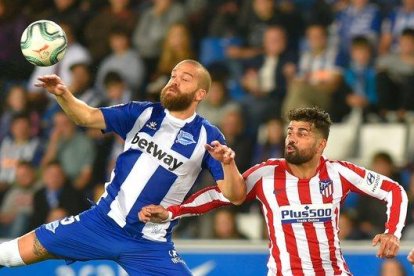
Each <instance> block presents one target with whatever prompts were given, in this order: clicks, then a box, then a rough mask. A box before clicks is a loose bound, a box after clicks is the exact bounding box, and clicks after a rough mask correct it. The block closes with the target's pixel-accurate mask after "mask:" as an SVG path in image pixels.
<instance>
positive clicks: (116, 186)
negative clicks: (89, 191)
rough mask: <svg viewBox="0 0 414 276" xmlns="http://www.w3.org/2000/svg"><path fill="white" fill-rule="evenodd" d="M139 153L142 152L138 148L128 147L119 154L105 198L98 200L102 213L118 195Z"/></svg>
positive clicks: (107, 210) (106, 210)
mask: <svg viewBox="0 0 414 276" xmlns="http://www.w3.org/2000/svg"><path fill="white" fill-rule="evenodd" d="M141 154H142V152H141V151H139V150H134V149H129V150H127V151H125V152H123V153H121V154H120V155H119V157H118V159H117V161H116V165H115V169H114V174H115V176H114V179H113V180H112V182H111V183H110V184H109V185H108V187H107V188H106V191H107V193H108V194H107V195H106V197H105V198H103V199H102V200H101V201H99V204H98V206H99V208H102V209H101V210H102V211H103V212H104V213H108V212H109V210H110V206H111V203H112V202H113V201H114V200H115V197H116V196H117V195H118V193H119V190H120V189H121V185H122V183H124V181H125V179H126V178H127V177H128V175H129V173H130V172H131V170H132V168H133V167H134V165H135V163H136V162H137V160H138V158H139V157H140V156H141Z"/></svg>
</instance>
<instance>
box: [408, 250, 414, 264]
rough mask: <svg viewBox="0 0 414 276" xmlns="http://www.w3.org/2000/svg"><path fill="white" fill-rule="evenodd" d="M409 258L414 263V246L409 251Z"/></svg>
mask: <svg viewBox="0 0 414 276" xmlns="http://www.w3.org/2000/svg"><path fill="white" fill-rule="evenodd" d="M407 260H408V261H409V262H410V263H411V264H413V265H414V248H413V249H411V251H410V253H408V256H407Z"/></svg>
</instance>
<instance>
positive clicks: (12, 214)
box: [0, 161, 37, 238]
mask: <svg viewBox="0 0 414 276" xmlns="http://www.w3.org/2000/svg"><path fill="white" fill-rule="evenodd" d="M13 184H14V185H13V186H12V187H11V188H10V189H9V190H8V191H7V193H6V194H5V196H4V200H3V203H2V204H0V236H1V237H7V238H16V237H18V236H20V235H23V234H24V233H25V232H27V231H28V230H29V229H28V227H29V221H30V217H31V215H32V212H33V210H34V209H33V195H34V193H35V190H36V188H37V187H36V172H35V168H34V167H33V166H32V165H31V164H30V163H29V162H26V161H20V162H19V163H18V164H17V167H16V181H15V182H14V183H13Z"/></svg>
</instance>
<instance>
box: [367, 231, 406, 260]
mask: <svg viewBox="0 0 414 276" xmlns="http://www.w3.org/2000/svg"><path fill="white" fill-rule="evenodd" d="M378 243H380V247H379V248H378V252H377V257H379V258H384V257H386V258H393V257H395V256H397V253H398V250H399V249H400V240H399V239H398V238H397V237H396V236H394V235H393V234H378V235H376V236H375V237H374V239H373V240H372V245H373V246H376V245H377V244H378Z"/></svg>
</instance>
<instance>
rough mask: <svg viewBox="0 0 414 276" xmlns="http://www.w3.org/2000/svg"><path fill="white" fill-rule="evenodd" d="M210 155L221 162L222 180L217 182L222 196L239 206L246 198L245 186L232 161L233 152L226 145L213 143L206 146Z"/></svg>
mask: <svg viewBox="0 0 414 276" xmlns="http://www.w3.org/2000/svg"><path fill="white" fill-rule="evenodd" d="M206 149H207V151H208V152H209V153H210V155H211V156H212V157H213V158H214V159H216V160H218V161H220V162H221V164H222V167H223V171H224V180H219V181H217V185H218V187H219V188H220V191H221V192H222V193H223V195H224V196H225V197H226V198H227V199H228V200H229V201H230V202H231V203H233V204H236V205H240V204H242V203H243V201H244V200H245V198H246V193H247V192H246V190H247V189H246V184H245V182H244V179H243V176H242V175H241V174H240V172H239V169H238V168H237V165H236V162H235V161H234V157H235V153H234V151H233V150H232V149H231V148H229V147H227V146H226V145H222V144H220V142H218V141H213V142H212V143H211V144H210V145H206Z"/></svg>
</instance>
